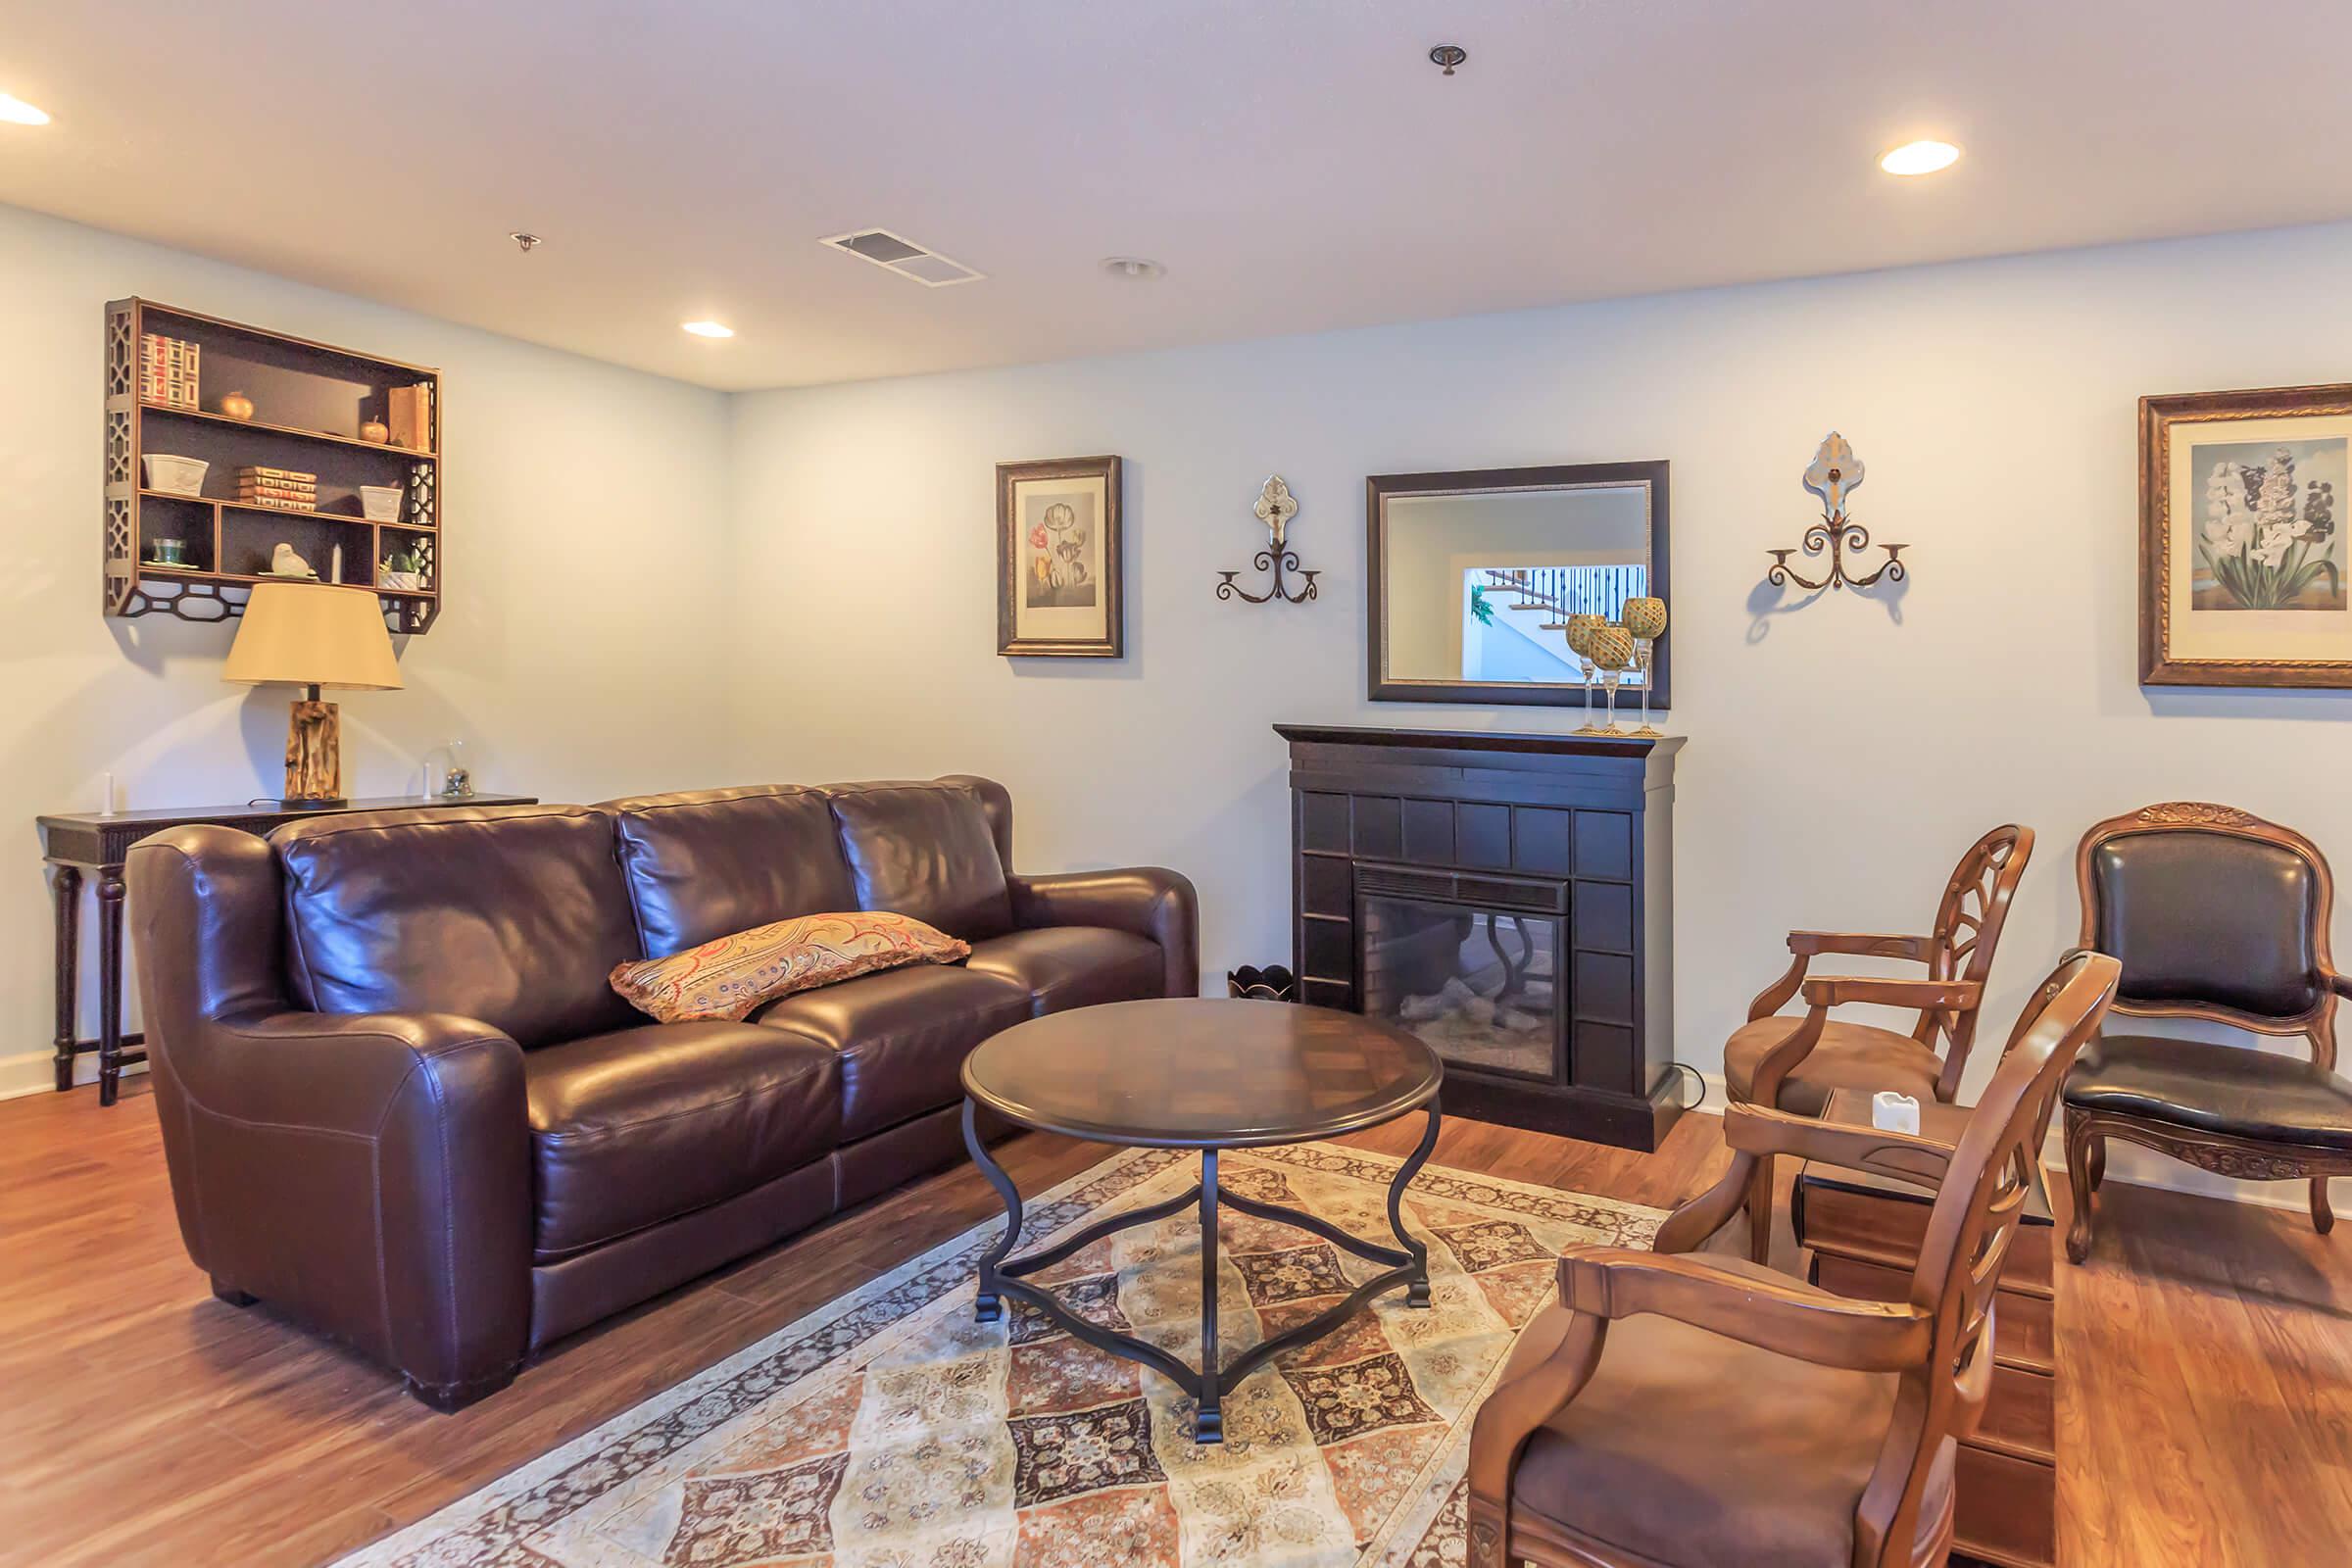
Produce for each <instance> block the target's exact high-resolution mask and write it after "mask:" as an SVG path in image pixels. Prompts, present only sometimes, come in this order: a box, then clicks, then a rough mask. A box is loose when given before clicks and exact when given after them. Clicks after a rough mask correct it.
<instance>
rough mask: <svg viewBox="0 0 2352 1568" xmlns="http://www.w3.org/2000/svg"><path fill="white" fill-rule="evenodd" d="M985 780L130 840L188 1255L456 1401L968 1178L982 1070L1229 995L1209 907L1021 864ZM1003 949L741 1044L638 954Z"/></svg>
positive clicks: (1152, 887)
mask: <svg viewBox="0 0 2352 1568" xmlns="http://www.w3.org/2000/svg"><path fill="white" fill-rule="evenodd" d="M1011 828H1012V817H1011V803H1010V801H1009V799H1008V798H1007V796H1006V794H1005V791H1004V789H1003V788H1002V787H1000V786H999V785H996V784H993V783H991V782H989V781H988V780H985V779H978V778H969V777H960V776H959V777H952V778H945V779H938V780H933V781H930V782H921V783H880V784H849V785H838V786H827V787H822V788H799V787H793V786H775V787H761V788H754V789H735V790H715V791H708V792H703V793H699V794H691V795H665V796H647V797H641V798H636V799H630V800H620V801H611V802H607V803H606V804H604V805H602V806H595V807H587V806H541V807H508V808H499V809H453V810H431V811H384V812H373V813H366V814H358V815H342V816H335V817H329V818H321V819H320V820H318V821H315V822H299V823H292V824H289V825H287V826H285V827H281V828H279V829H278V830H277V831H275V832H274V833H272V834H270V837H269V839H268V840H267V841H264V840H262V839H259V838H255V837H253V836H251V835H249V834H244V833H239V832H235V831H233V830H230V829H226V828H220V827H189V828H180V829H176V830H174V831H172V832H170V833H165V834H161V835H158V836H157V837H155V838H152V839H149V840H147V841H146V842H144V843H142V844H140V845H139V846H138V847H137V848H136V849H134V850H133V851H132V852H131V855H130V859H129V868H128V880H129V886H130V893H129V907H130V921H131V941H132V944H133V948H134V951H135V954H136V956H137V960H138V972H139V985H140V997H141V1000H142V1002H143V1003H144V1005H145V1010H146V1025H147V1041H148V1048H149V1052H150V1058H151V1062H152V1071H153V1072H154V1075H155V1093H156V1101H157V1107H158V1110H159V1112H160V1114H161V1117H162V1122H163V1132H164V1148H165V1153H166V1156H167V1158H168V1160H169V1162H170V1165H171V1171H172V1199H173V1201H174V1203H175V1204H176V1205H177V1208H178V1215H179V1225H180V1234H181V1236H182V1237H183V1238H184V1239H185V1241H186V1243H187V1248H188V1252H189V1255H190V1256H192V1257H193V1258H194V1259H195V1260H196V1263H197V1265H198V1266H199V1267H201V1268H203V1269H205V1270H207V1271H208V1272H209V1273H210V1274H211V1275H212V1277H213V1286H214V1290H215V1292H216V1293H217V1294H218V1295H220V1296H221V1298H222V1299H225V1300H229V1301H232V1302H235V1303H237V1304H240V1305H242V1304H246V1303H248V1302H251V1301H253V1300H255V1299H260V1300H265V1301H268V1302H270V1304H271V1305H272V1306H273V1307H274V1308H276V1309H279V1310H281V1311H283V1312H285V1313H286V1314H287V1315H289V1316H291V1317H293V1318H296V1319H298V1320H300V1321H302V1322H304V1323H307V1324H309V1325H311V1326H313V1327H316V1328H318V1329H319V1330H321V1331H323V1332H325V1333H327V1334H329V1335H332V1336H334V1337H335V1338H337V1339H340V1340H342V1341H345V1342H347V1343H348V1344H350V1345H352V1346H354V1347H355V1348H358V1349H360V1350H361V1351H363V1352H364V1353H366V1354H368V1355H369V1356H372V1357H374V1358H376V1359H378V1360H380V1361H383V1362H385V1363H387V1364H389V1365H390V1366H392V1367H394V1368H396V1369H398V1370H399V1371H400V1373H401V1374H402V1375H403V1376H404V1377H405V1378H406V1379H407V1380H408V1382H409V1385H410V1388H411V1389H412V1391H413V1392H414V1393H416V1394H417V1397H420V1398H422V1399H424V1400H425V1401H426V1402H428V1403H430V1404H434V1405H436V1406H440V1407H442V1408H454V1407H456V1406H458V1405H460V1404H464V1403H466V1402H469V1401H470V1400H472V1399H475V1398H479V1397H482V1396H483V1395H486V1394H489V1393H492V1392H495V1391H496V1390H498V1389H499V1388H502V1387H504V1386H505V1385H506V1384H507V1383H508V1382H509V1381H511V1380H512V1379H513V1377H514V1376H515V1371H516V1369H517V1368H518V1367H519V1366H520V1365H521V1364H522V1362H523V1361H524V1360H525V1359H526V1358H527V1357H528V1356H529V1355H530V1354H531V1353H533V1352H534V1351H536V1350H538V1349H539V1348H542V1347H544V1346H546V1345H548V1344H549V1343H550V1342H552V1341H554V1340H556V1339H559V1338H561V1337H562V1336H564V1335H566V1334H569V1333H572V1332H573V1331H575V1330H577V1329H579V1328H582V1327H584V1326H585V1325H587V1324H590V1323H594V1322H596V1321H597V1320H599V1319H600V1318H604V1317H607V1316H609V1315H611V1314H612V1313H613V1312H616V1311H619V1310H620V1309H622V1308H623V1307H627V1306H630V1305H632V1304H634V1303H636V1302H638V1301H642V1300H644V1299H647V1298H648V1297H651V1296H654V1295H657V1294H659V1293H661V1292H662V1291H664V1290H667V1289H669V1288H670V1287H672V1286H674V1285H677V1284H679V1283H680V1282H682V1281H684V1280H688V1279H691V1278H693V1277H695V1276H696V1275H699V1274H703V1273H706V1272H708V1271H709V1270H711V1269H712V1268H715V1267H717V1266H718V1265H720V1264H722V1263H725V1262H728V1261H729V1260H731V1259H733V1258H736V1257H740V1256H742V1255H743V1254H744V1253H746V1252H750V1251H752V1250H756V1249H759V1248H760V1247H764V1246H766V1245H767V1244H769V1243H771V1242H773V1241H775V1240H777V1239H778V1238H780V1237H783V1236H786V1235H789V1234H791V1233H792V1232H795V1231H798V1230H801V1229H804V1228H805V1227H807V1226H809V1225H811V1224H814V1223H815V1222H817V1221H818V1220H821V1219H823V1218H825V1217H826V1216H827V1215H829V1214H832V1213H834V1212H836V1211H837V1210H839V1209H842V1208H845V1207H847V1206H849V1205H851V1204H854V1203H858V1202H861V1201H864V1200H866V1199H868V1198H871V1197H873V1196H875V1195H876V1194H879V1193H882V1192H884V1191H886V1190H888V1189H890V1188H892V1187H894V1186H897V1185H899V1184H900V1183H902V1182H905V1181H906V1180H907V1179H908V1178H910V1177H912V1176H915V1175H917V1174H919V1173H921V1172H923V1171H926V1170H929V1169H932V1168H934V1167H936V1166H938V1165H940V1164H942V1163H945V1162H947V1161H950V1160H952V1159H954V1158H956V1156H957V1155H958V1154H959V1153H960V1152H961V1138H960V1131H959V1126H958V1117H959V1114H960V1107H961V1103H962V1091H961V1089H960V1087H959V1084H958V1080H957V1073H958V1071H959V1069H960V1068H961V1066H962V1062H963V1058H964V1056H965V1054H967V1053H969V1052H970V1051H971V1049H972V1048H973V1047H974V1046H976V1045H978V1044H979V1043H980V1042H981V1041H982V1040H985V1039H986V1038H988V1037H989V1036H990V1035H992V1034H994V1033H996V1032H997V1031H999V1030H1001V1029H1004V1028H1006V1027H1007V1026H1009V1025H1011V1024H1013V1023H1015V1022H1017V1021H1019V1020H1021V1019H1023V1018H1028V1017H1032V1016H1034V1015H1036V1014H1039V1013H1044V1012H1052V1011H1055V1010H1058V1009H1061V1008H1066V1007H1075V1006H1083V1005H1088V1004H1090V1003H1098V1002H1109V1001H1117V1000H1124V999H1129V998H1135V997H1155V996H1190V995H1193V994H1195V992H1196V991H1197V990H1198V988H1199V958H1198V953H1197V944H1198V936H1197V932H1198V920H1199V917H1198V911H1197V907H1196V905H1195V900H1194V895H1193V889H1192V885H1191V884H1190V883H1189V882H1187V881H1186V880H1185V879H1184V878H1183V877H1182V876H1179V875H1177V874H1176V873H1175V872H1172V871H1165V870H1158V869H1152V868H1146V869H1137V870H1120V871H1088V872H1077V873H1072V874H1069V875H1063V876H1036V877H1030V876H1016V875H1012V874H1010V873H1009V872H1008V871H1007V869H1006V868H1007V866H1008V865H1009V863H1010V858H1011ZM850 908H864V909H893V910H897V911H899V912H902V913H905V914H910V915H913V916H915V917H917V918H918V919H922V920H925V921H928V922H930V923H931V924H933V925H935V926H938V927H940V928H941V929H942V930H945V931H947V932H949V933H950V934H952V935H955V936H957V937H961V938H963V939H964V940H965V941H967V942H969V943H970V944H971V945H972V955H971V957H970V958H969V959H968V960H966V961H965V962H963V963H961V964H956V965H920V966H915V967H910V968H904V969H894V970H889V971H886V972H884V973H881V974H874V975H867V976H864V977H861V978H858V979H856V980H850V981H846V982H844V983H842V984H840V985H835V986H828V987H825V988H823V989H820V990H816V991H810V992H804V993H802V994H800V995H798V996H793V997H787V998H784V999H782V1000H781V1001H778V1002H775V1003H772V1004H770V1005H767V1006H766V1007H764V1008H762V1009H761V1010H760V1011H759V1012H757V1013H755V1014H754V1015H753V1016H752V1017H751V1018H750V1019H749V1020H747V1021H745V1022H743V1023H725V1022H710V1023H681V1024H661V1023H656V1022H654V1021H652V1020H651V1019H649V1018H647V1017H645V1016H644V1015H643V1014H640V1013H638V1012H636V1011H635V1010H633V1009H632V1008H631V1007H630V1006H629V1005H627V1004H626V1003H624V1002H622V1001H621V1000H620V998H619V997H617V996H616V995H614V994H613V990H612V988H611V986H610V985H609V984H608V983H607V979H606V976H607V974H608V973H609V972H610V970H611V969H612V967H613V964H615V963H617V962H619V961H621V960H623V959H627V958H637V957H643V956H651V955H659V954H666V953H673V952H676V951H678V950H679V949H682V948H685V947H690V946H692V945H694V944H695V943H698V942H702V941H706V940H708V939H710V938H711V937H715V936H720V935H724V934H726V933H728V932H731V931H738V930H743V929H745V928H748V927H750V926H755V925H759V924H761V923H763V922H766V921H770V920H779V919H785V918H788V917H790V916H793V915H797V914H809V913H815V912H819V911H823V910H828V909H850Z"/></svg>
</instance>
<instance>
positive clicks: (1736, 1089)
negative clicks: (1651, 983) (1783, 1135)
mask: <svg viewBox="0 0 2352 1568" xmlns="http://www.w3.org/2000/svg"><path fill="white" fill-rule="evenodd" d="M1802 1022H1804V1016H1803V1015H1802V1014H1801V1013H1779V1014H1775V1015H1774V1016H1772V1017H1770V1018H1758V1019H1757V1020H1756V1021H1755V1022H1753V1023H1749V1024H1742V1025H1740V1028H1739V1029H1738V1030H1736V1031H1734V1033H1733V1035H1732V1038H1731V1039H1730V1040H1728V1041H1726V1042H1725V1043H1724V1047H1723V1078H1724V1082H1725V1083H1726V1084H1728V1085H1729V1086H1730V1087H1731V1091H1732V1098H1733V1099H1734V1100H1739V1101H1743V1102H1746V1103H1749V1104H1753V1103H1755V1096H1754V1094H1753V1093H1752V1092H1751V1091H1752V1089H1753V1087H1754V1085H1755V1081H1756V1067H1757V1065H1758V1064H1759V1063H1760V1062H1762V1061H1763V1059H1764V1058H1765V1056H1766V1055H1768V1054H1771V1052H1772V1051H1773V1050H1774V1048H1776V1047H1778V1046H1779V1045H1780V1044H1781V1043H1782V1042H1784V1041H1786V1040H1787V1039H1788V1038H1789V1036H1790V1035H1792V1034H1794V1033H1795V1032H1796V1027H1797V1025H1798V1024H1800V1023H1802ZM1942 1071H1943V1063H1942V1061H1941V1060H1939V1059H1938V1058H1937V1057H1936V1053H1934V1052H1933V1051H1930V1050H1929V1049H1928V1048H1927V1047H1925V1046H1923V1045H1921V1044H1920V1043H1919V1042H1918V1041H1916V1040H1914V1039H1912V1038H1911V1037H1910V1036H1909V1035H1898V1034H1896V1033H1895V1032H1894V1031H1893V1030H1891V1029H1875V1028H1873V1027H1871V1026H1870V1025H1869V1024H1866V1023H1840V1022H1838V1020H1837V1019H1834V1018H1833V1019H1831V1020H1830V1021H1829V1022H1828V1023H1827V1024H1825V1025H1823V1026H1822V1031H1821V1040H1820V1042H1819V1043H1818V1044H1816V1045H1815V1046H1814V1048H1813V1054H1811V1055H1809V1056H1807V1057H1806V1058H1805V1059H1804V1061H1803V1062H1801V1063H1800V1064H1799V1065H1798V1066H1797V1069H1796V1071H1794V1072H1792V1073H1790V1074H1789V1076H1788V1077H1787V1078H1785V1079H1783V1080H1782V1081H1781V1095H1780V1102H1781V1103H1780V1104H1779V1105H1778V1106H1777V1107H1775V1108H1776V1109H1780V1110H1785V1111H1787V1112H1789V1114H1790V1115H1791V1116H1818V1115H1820V1114H1821V1113H1822V1111H1823V1110H1824V1109H1826V1108H1827V1107H1828V1105H1829V1103H1830V1092H1831V1091H1832V1090H1834V1089H1859V1090H1862V1091H1864V1092H1866V1093H1869V1094H1876V1093H1878V1092H1879V1091H1880V1090H1882V1089H1891V1090H1894V1091H1895V1092H1896V1093H1898V1094H1905V1095H1910V1096H1912V1097H1913V1098H1914V1099H1919V1100H1933V1099H1935V1098H1936V1076H1937V1075H1938V1074H1940V1073H1941V1072H1942Z"/></svg>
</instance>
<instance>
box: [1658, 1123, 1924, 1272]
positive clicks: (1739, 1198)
mask: <svg viewBox="0 0 2352 1568" xmlns="http://www.w3.org/2000/svg"><path fill="white" fill-rule="evenodd" d="M1723 1141H1724V1143H1725V1144H1727V1145H1729V1146H1730V1148H1731V1151H1732V1163H1731V1164H1730V1166H1729V1167H1727V1168H1726V1169H1725V1171H1724V1173H1723V1175H1722V1176H1720V1177H1718V1178H1717V1179H1716V1182H1715V1185H1714V1186H1712V1187H1710V1188H1708V1189H1707V1190H1706V1191H1705V1192H1703V1193H1700V1194H1699V1195H1698V1196H1697V1197H1695V1198H1692V1199H1691V1201H1688V1202H1686V1203H1684V1204H1683V1205H1682V1206H1681V1207H1679V1208H1677V1209H1676V1210H1675V1211H1674V1212H1673V1213H1671V1214H1669V1215H1667V1216H1666V1218H1665V1221H1664V1222H1663V1223H1662V1224H1660V1225H1659V1226H1658V1234H1657V1236H1656V1238H1655V1239H1654V1240H1653V1241H1652V1242H1651V1244H1650V1245H1651V1248H1652V1250H1654V1251H1656V1252H1658V1253H1660V1254H1673V1253H1678V1252H1693V1251H1696V1250H1698V1249H1699V1248H1700V1247H1701V1246H1703V1245H1704V1244H1705V1243H1706V1240H1707V1238H1708V1237H1710V1236H1713V1235H1714V1234H1715V1233H1716V1232H1717V1231H1719V1230H1721V1229H1723V1227H1724V1226H1725V1225H1727V1224H1729V1223H1730V1222H1731V1218H1732V1216H1733V1215H1734V1214H1737V1213H1739V1212H1740V1209H1741V1208H1743V1207H1745V1206H1746V1205H1747V1204H1748V1203H1749V1202H1750V1201H1753V1200H1754V1199H1755V1187H1756V1184H1757V1183H1758V1182H1759V1181H1768V1180H1770V1175H1769V1172H1770V1170H1771V1160H1772V1158H1773V1156H1774V1155H1776V1154H1792V1155H1794V1156H1796V1157H1797V1158H1799V1159H1815V1160H1820V1161H1823V1162H1824V1163H1826V1164H1831V1165H1842V1166H1844V1167H1845V1168H1846V1169H1848V1170H1868V1171H1876V1172H1878V1173H1879V1174H1881V1175H1884V1176H1891V1177H1893V1178H1895V1179H1896V1180H1897V1181H1906V1182H1917V1183H1919V1184H1920V1185H1922V1186H1925V1187H1941V1186H1942V1185H1943V1176H1944V1172H1945V1171H1946V1170H1947V1169H1949V1168H1950V1165H1951V1159H1952V1146H1951V1145H1949V1144H1946V1143H1942V1142H1940V1141H1938V1140H1936V1139H1933V1138H1921V1137H1915V1136H1913V1135H1912V1134H1909V1133H1890V1132H1883V1131H1881V1130H1880V1129H1878V1128H1876V1127H1855V1126H1851V1125H1849V1124H1847V1123H1844V1122H1834V1121H1821V1120H1817V1119H1816V1118H1814V1117H1811V1116H1792V1115H1790V1114H1789V1112H1787V1111H1785V1110H1776V1109H1773V1108H1771V1107H1769V1106H1766V1105H1741V1104H1732V1105H1726V1106H1725V1107H1724V1109H1723ZM1751 1255H1753V1249H1751ZM1757 1260H1758V1261H1759V1262H1761V1261H1762V1259H1761V1258H1758V1259H1757Z"/></svg>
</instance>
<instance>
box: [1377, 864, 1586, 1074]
mask: <svg viewBox="0 0 2352 1568" xmlns="http://www.w3.org/2000/svg"><path fill="white" fill-rule="evenodd" d="M1358 929H1359V930H1360V931H1361V933H1362V941H1363V955H1362V964H1361V966H1360V967H1359V968H1358V970H1357V971H1356V972H1357V973H1358V974H1359V975H1361V976H1362V977H1363V999H1364V1001H1363V1008H1364V1012H1365V1013H1366V1014H1367V1015H1368V1016H1371V1017H1374V1018H1385V1019H1387V1020H1388V1021H1389V1022H1391V1023H1394V1024H1397V1025H1400V1026H1401V1027H1403V1028H1405V1029H1407V1030H1410V1031H1411V1032H1412V1033H1414V1034H1416V1035H1418V1036H1420V1037H1421V1038H1422V1039H1423V1040H1425V1041H1427V1042H1428V1043H1429V1046H1430V1048H1431V1049H1432V1050H1434V1051H1436V1052H1437V1054H1439V1055H1441V1056H1444V1057H1445V1058H1446V1060H1448V1061H1458V1062H1460V1063H1462V1064H1463V1065H1464V1066H1471V1067H1479V1068H1483V1069H1485V1070H1487V1071H1490V1072H1517V1073H1526V1074H1528V1075H1530V1076H1532V1077H1537V1078H1543V1079H1545V1080H1547V1081H1549V1080H1553V1079H1555V1078H1556V1077H1557V1073H1556V1072H1555V1071H1554V1059H1555V1056H1556V1050H1555V1047H1556V1043H1557V1042H1558V1040H1559V1037H1560V1004H1559V996H1558V992H1557V989H1556V988H1555V986H1554V984H1553V976H1554V968H1555V963H1556V958H1557V954H1558V950H1559V921H1558V919H1557V918H1556V917H1554V916H1551V915H1546V914H1522V913H1519V912H1516V911H1512V910H1490V909H1479V908H1471V907H1465V906H1462V905H1452V904H1425V903H1422V902H1421V901H1419V900H1415V899H1399V898H1389V897H1381V896H1371V897H1366V898H1365V899H1364V900H1363V906H1362V917H1361V920H1360V922H1359V925H1358Z"/></svg>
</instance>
